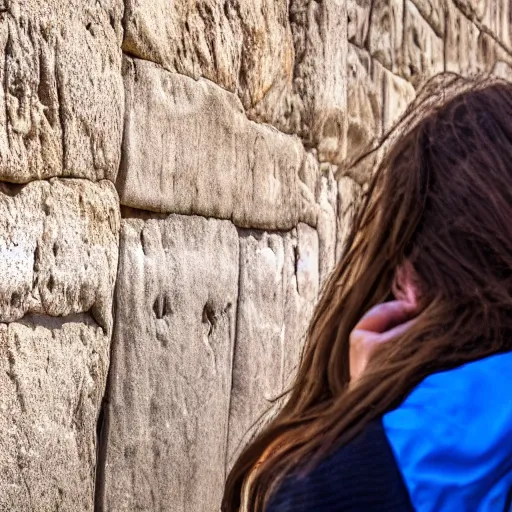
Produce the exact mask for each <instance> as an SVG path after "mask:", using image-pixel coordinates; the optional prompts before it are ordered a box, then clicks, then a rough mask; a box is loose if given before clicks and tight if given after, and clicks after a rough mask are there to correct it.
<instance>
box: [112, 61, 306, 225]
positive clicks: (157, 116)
mask: <svg viewBox="0 0 512 512" xmlns="http://www.w3.org/2000/svg"><path fill="white" fill-rule="evenodd" d="M125 64H126V65H125V83H126V102H127V103H126V126H125V136H124V146H123V148H124V158H123V163H122V166H121V169H120V173H119V178H118V182H117V186H118V190H119V194H120V197H121V203H122V204H124V205H127V206H131V207H135V208H141V209H144V210H151V211H156V212H172V213H181V214H199V215H204V216H207V217H215V218H221V219H232V220H233V222H234V223H235V224H236V225H238V226H242V227H251V228H268V229H275V228H278V229H289V228H291V227H294V226H295V225H296V224H297V220H298V215H299V190H298V181H299V178H298V174H299V169H300V167H301V165H302V160H303V158H304V149H303V146H302V144H301V143H300V141H299V140H298V139H297V138H296V137H292V136H290V135H285V134H282V133H280V132H278V131H277V130H276V129H275V128H272V127H270V126H265V125H260V124H258V123H255V122H253V121H249V120H248V119H247V118H246V117H245V115H244V113H243V109H242V106H241V104H240V102H239V100H238V99H237V97H236V96H235V95H233V94H231V93H229V92H227V91H225V90H223V89H221V88H220V87H218V86H216V85H214V84H212V83H211V82H209V81H206V80H200V81H195V80H193V79H191V78H189V77H186V76H183V75H178V74H174V73H169V72H168V71H165V70H163V69H162V68H160V67H158V66H156V65H154V64H152V63H150V62H145V61H140V60H128V59H127V60H126V63H125Z"/></svg>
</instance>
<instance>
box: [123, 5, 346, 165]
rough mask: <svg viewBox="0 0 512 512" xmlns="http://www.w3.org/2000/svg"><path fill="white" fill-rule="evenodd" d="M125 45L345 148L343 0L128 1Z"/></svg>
mask: <svg viewBox="0 0 512 512" xmlns="http://www.w3.org/2000/svg"><path fill="white" fill-rule="evenodd" d="M125 20H126V32H125V40H124V43H123V48H124V50H125V51H126V52H127V53H128V54H130V55H132V56H135V57H140V58H142V59H145V60H150V61H153V62H156V63H158V64H161V65H162V66H164V67H165V68H166V69H168V70H170V71H177V72H179V73H182V74H185V75H188V76H190V77H192V78H196V79H197V78H200V77H203V78H208V79H209V80H211V81H213V82H215V83H216V84H218V85H220V86H222V87H223V88H225V89H227V90H228V91H230V92H233V93H236V94H237V95H238V96H239V98H240V99H241V101H242V104H243V107H244V109H245V110H246V111H247V113H248V116H249V117H250V118H252V119H255V120H258V121H262V122H266V123H269V124H272V125H274V126H276V127H278V128H279V129H280V130H281V131H284V132H286V133H295V134H299V135H301V136H303V137H305V138H307V139H308V142H311V144H315V145H316V146H322V151H321V154H322V155H325V158H326V159H327V158H333V155H334V154H337V153H338V152H340V151H343V147H342V146H339V144H340V141H341V142H342V141H343V140H344V136H343V135H344V116H343V113H344V111H345V106H346V89H345V55H346V44H347V16H346V6H345V3H344V2H339V1H333V2H317V1H315V0H293V1H292V2H289V1H287V0H255V1H251V2H248V1H245V0H229V1H224V0H200V1H199V2H192V3H191V2H188V1H184V0H178V1H176V2H169V1H167V0H128V1H127V4H126V15H125Z"/></svg>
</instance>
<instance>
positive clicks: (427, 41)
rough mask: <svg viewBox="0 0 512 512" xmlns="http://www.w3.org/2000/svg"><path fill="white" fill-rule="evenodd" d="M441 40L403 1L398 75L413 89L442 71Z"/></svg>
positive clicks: (410, 2)
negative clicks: (402, 24) (402, 32)
mask: <svg viewBox="0 0 512 512" xmlns="http://www.w3.org/2000/svg"><path fill="white" fill-rule="evenodd" d="M443 50H444V45H443V40H442V39H441V38H440V37H439V36H438V35H436V33H435V31H434V29H433V28H432V27H431V26H430V25H429V24H428V23H427V21H426V20H425V18H423V16H422V15H421V14H420V12H419V11H418V9H417V7H416V6H415V5H414V4H413V3H412V1H411V0H406V1H405V14H404V41H403V59H402V65H401V69H400V73H399V74H400V75H401V76H403V77H404V78H405V79H406V80H408V81H409V82H411V83H412V84H413V85H414V87H418V86H420V85H421V84H422V83H424V81H425V80H426V79H428V78H430V77H431V76H433V75H436V74H437V73H440V72H441V71H443V66H444V64H443V63H444V53H443Z"/></svg>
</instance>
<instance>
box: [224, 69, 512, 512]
mask: <svg viewBox="0 0 512 512" xmlns="http://www.w3.org/2000/svg"><path fill="white" fill-rule="evenodd" d="M432 83H433V84H434V88H435V91H434V94H432V87H433V85H432V84H430V85H429V86H427V87H426V88H425V89H424V90H423V91H422V92H421V93H420V94H419V95H418V98H417V100H416V102H415V104H414V105H413V106H412V107H411V109H410V110H409V111H408V113H407V114H406V115H405V116H404V118H403V120H402V122H401V123H400V124H399V125H398V128H397V129H396V130H395V131H394V133H393V134H391V135H390V136H389V137H388V139H387V141H388V142H389V141H390V140H392V139H394V140H395V142H394V143H393V147H392V149H391V150H390V151H389V152H387V155H386V157H385V158H384V161H383V162H382V163H381V165H380V167H379V169H378V171H377V172H376V174H375V177H374V179H373V182H372V185H371V187H370V190H369V194H368V196H367V198H366V200H365V202H364V205H362V208H361V211H360V214H359V216H358V218H357V220H356V222H355V225H354V229H353V232H352V234H351V236H350V237H349V241H348V245H347V250H346V254H345V255H344V257H343V259H342V261H341V262H340V264H339V265H338V267H337V268H336V270H335V271H334V273H333V274H332V276H331V278H330V280H329V282H328V283H327V285H326V287H325V289H324V291H323V295H322V297H321V300H320V302H319V304H318V306H317V309H316V312H315V315H314V318H313V321H312V323H311V326H310V329H309V331H308V336H307V340H306V346H305V350H304V354H303V357H302V361H301V365H300V368H299V372H298V375H297V379H296V382H295V385H294V387H293V388H292V390H291V392H290V395H289V399H288V402H287V403H286V405H285V407H284V408H283V410H282V411H281V413H280V414H279V415H278V416H277V418H276V419H275V420H273V421H272V422H271V423H270V424H269V426H268V427H267V428H266V429H265V430H264V431H263V432H262V433H261V434H260V435H259V437H258V438H257V439H255V441H254V442H253V443H252V444H250V445H249V446H248V447H247V449H246V450H245V451H244V453H243V454H242V455H241V457H240V458H239V460H238V461H237V463H236V464H235V466H234V468H233V470H232V472H231V474H230V477H229V479H228V483H227V487H226V493H225V499H224V504H223V511H225V512H228V511H229V512H234V511H235V510H237V507H238V500H239V497H240V487H241V484H242V482H243V480H244V478H245V477H246V476H247V473H248V472H249V471H250V470H251V469H252V468H253V467H254V465H255V463H256V462H257V461H258V459H259V458H260V457H261V456H262V454H263V453H264V452H265V451H266V450H267V449H268V448H269V447H271V448H272V450H271V451H270V454H269V455H268V456H266V458H265V460H264V461H263V462H262V463H261V465H259V467H258V470H257V471H256V472H255V473H254V475H253V477H254V478H253V482H252V485H251V486H250V488H249V489H248V495H249V503H250V510H251V511H253V510H254V511H258V512H259V511H260V510H262V507H263V505H264V503H265V502H266V500H267V499H268V497H269V494H270V493H271V492H272V490H273V488H274V484H275V482H278V481H279V480H280V479H281V478H282V477H283V476H284V475H285V474H286V473H288V472H289V471H291V470H296V469H297V467H302V468H303V469H304V470H305V471H307V470H308V467H309V465H311V464H314V463H315V462H316V461H317V460H318V458H319V457H321V456H323V455H325V454H326V453H327V452H328V451H329V450H331V449H332V448H333V447H334V446H335V445H336V444H337V443H343V442H345V441H347V440H348V439H350V438H351V437H352V436H354V435H355V434H357V433H358V432H359V431H360V430H361V429H362V428H363V427H364V426H365V425H366V424H367V423H368V422H369V421H371V420H372V419H374V418H376V417H377V416H379V415H381V414H383V413H384V412H386V411H388V410H390V409H391V408H393V407H396V406H397V405H398V404H399V403H400V402H401V401H402V400H403V399H404V398H405V396H406V395H407V394H408V393H409V392H410V391H411V390H412V388H413V387H414V386H415V385H416V384H417V383H418V382H419V381H421V380H422V379H423V378H424V377H425V376H427V375H428V374H430V373H432V372H434V371H438V370H443V369H448V368H452V367H454V366H457V365H460V364H462V363H464V362H467V361H471V360H475V359H478V358H481V357H484V356H486V355H489V354H492V353H495V352H499V351H505V350H512V85H509V84H507V83H505V82H502V81H496V80H490V79H486V80H480V81H478V82H470V81H468V80H463V79H461V78H457V77H453V76H450V78H449V80H448V81H446V80H445V81H444V82H441V81H440V80H439V79H437V80H436V81H435V82H432ZM439 90H442V93H440V94H439V92H438V91H439ZM436 91H437V92H436ZM443 96H444V98H442V97H443ZM439 98H441V99H442V101H438V100H439ZM397 133H400V136H399V137H397V136H396V134H397ZM411 290H412V292H411ZM393 292H394V293H395V294H400V293H405V294H410V293H413V294H414V300H415V301H416V302H417V303H418V305H419V309H420V311H421V313H420V314H419V316H418V318H417V321H416V322H415V323H414V326H413V327H412V328H411V329H409V330H408V331H407V332H406V333H405V334H403V335H401V336H400V337H399V338H397V339H395V340H393V342H389V343H386V344H383V345H382V346H381V347H379V349H378V350H377V351H376V352H375V354H374V356H373V357H372V359H371V360H370V362H369V365H368V367H367V369H366V371H365V373H364V375H363V377H362V378H361V379H360V380H359V381H358V382H357V384H356V385H355V386H351V387H350V389H349V388H348V382H349V378H350V372H349V368H348V361H349V357H348V351H349V334H350V332H351V330H352V329H353V327H354V325H355V324H356V322H357V321H358V320H359V318H360V317H361V316H362V315H363V314H364V313H365V312H366V311H367V310H368V309H369V308H371V307H372V306H373V305H375V304H377V303H379V302H382V301H385V300H389V299H390V298H392V295H393Z"/></svg>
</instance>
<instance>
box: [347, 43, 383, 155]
mask: <svg viewBox="0 0 512 512" xmlns="http://www.w3.org/2000/svg"><path fill="white" fill-rule="evenodd" d="M382 77H383V72H382V70H381V67H379V66H378V65H374V62H373V60H372V59H371V57H370V55H369V54H368V53H367V52H365V51H364V50H361V49H359V48H357V47H355V46H352V45H349V51H348V106H347V113H348V132H347V158H348V160H351V159H353V158H354V157H356V156H357V155H358V154H360V153H361V152H364V151H365V150H366V148H367V147H368V146H370V145H371V144H372V143H373V142H374V141H375V140H376V139H378V138H379V137H380V135H381V134H382V113H383V111H382V108H383V107H382V99H383V98H382Z"/></svg>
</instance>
